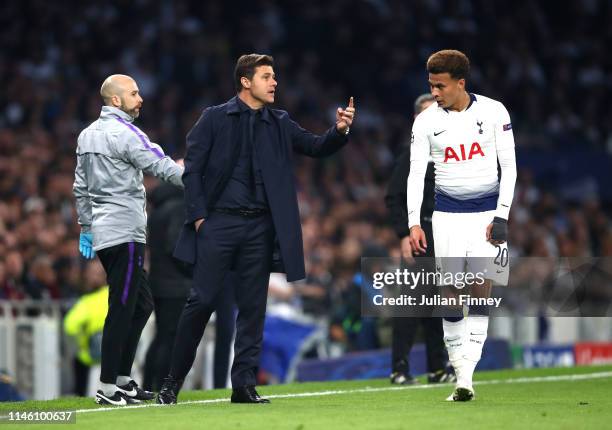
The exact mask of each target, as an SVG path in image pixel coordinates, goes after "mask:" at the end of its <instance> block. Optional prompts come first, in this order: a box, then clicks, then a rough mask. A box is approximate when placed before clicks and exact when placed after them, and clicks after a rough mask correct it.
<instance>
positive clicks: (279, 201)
mask: <svg viewBox="0 0 612 430" xmlns="http://www.w3.org/2000/svg"><path fill="white" fill-rule="evenodd" d="M273 66H274V60H273V59H272V57H270V56H268V55H259V54H249V55H243V56H241V57H240V58H239V59H238V62H237V63H236V68H235V71H234V78H235V85H236V90H237V92H238V94H237V96H235V97H233V98H232V99H230V100H229V101H228V102H227V103H224V104H222V105H218V106H213V107H209V108H207V109H206V110H204V112H203V113H202V116H201V117H200V119H199V120H198V121H197V123H196V124H195V125H194V127H193V128H192V130H191V131H190V132H189V134H188V135H187V155H186V157H185V174H184V175H183V182H184V184H185V199H186V204H187V219H186V221H185V225H184V226H183V229H182V231H181V234H180V237H179V240H178V242H177V246H176V249H175V253H174V255H175V257H177V258H179V259H181V260H183V261H186V262H189V263H192V264H195V267H194V285H193V288H192V290H191V293H190V296H189V298H188V300H187V304H186V305H185V308H184V309H183V313H182V315H181V318H180V321H179V327H178V333H177V338H176V342H175V344H174V349H173V353H172V364H171V368H170V374H169V375H168V377H167V378H166V379H165V380H164V384H163V386H162V389H161V390H160V393H159V396H158V399H157V401H158V403H163V404H166V403H176V397H177V394H178V391H179V389H180V387H181V384H182V382H183V379H184V378H185V376H186V375H187V372H188V371H189V369H190V368H191V365H192V364H193V360H194V357H195V353H196V348H197V345H198V343H199V342H200V339H201V338H202V335H203V333H204V329H205V327H206V323H207V322H208V319H209V318H210V315H211V313H212V311H213V310H214V303H215V300H216V299H217V297H218V295H219V294H226V292H225V285H224V282H223V280H224V278H225V275H226V273H227V272H229V271H231V270H234V271H235V272H236V273H237V274H238V276H239V282H238V283H237V285H235V300H236V305H237V307H238V316H237V319H236V341H235V344H234V363H233V365H232V370H231V379H232V388H233V392H232V398H231V400H232V402H234V403H268V402H269V401H268V400H267V399H263V398H261V397H260V396H259V394H258V393H257V391H256V390H255V384H256V375H257V370H258V366H259V358H260V353H261V344H262V337H263V324H264V317H265V310H266V297H267V290H268V281H269V277H270V273H271V272H272V271H275V272H276V271H282V272H285V273H286V274H287V280H288V281H296V280H298V279H302V278H304V277H305V269H304V251H303V245H302V230H301V225H300V214H299V210H298V204H297V195H296V190H295V184H294V176H293V170H292V157H293V152H297V153H300V154H303V155H308V156H311V157H324V156H327V155H330V154H333V153H334V152H336V151H338V150H339V149H340V148H342V146H344V145H345V144H346V142H347V141H348V137H347V135H348V133H349V127H350V125H351V123H352V121H353V116H354V113H355V109H354V107H353V100H352V98H351V100H350V102H349V105H348V107H347V108H346V109H341V108H338V110H337V113H336V124H335V125H334V126H333V127H331V128H330V129H329V130H327V132H326V133H325V134H323V135H322V136H317V135H315V134H312V133H310V132H308V131H306V130H304V129H303V128H301V127H300V126H299V125H298V124H297V123H295V122H294V121H292V120H291V118H289V115H288V114H287V112H285V111H282V110H277V109H271V108H269V107H268V105H269V104H271V103H273V102H274V96H275V91H276V85H277V82H276V79H275V75H274V69H273ZM275 244H277V246H278V250H277V251H278V252H277V256H276V257H277V258H274V257H275V254H276V253H275V248H276V246H275ZM273 262H276V263H279V264H276V267H274V268H273Z"/></svg>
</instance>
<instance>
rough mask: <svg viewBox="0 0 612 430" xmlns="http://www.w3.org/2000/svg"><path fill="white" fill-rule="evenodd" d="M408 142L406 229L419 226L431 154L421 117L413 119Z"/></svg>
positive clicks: (423, 120)
mask: <svg viewBox="0 0 612 430" xmlns="http://www.w3.org/2000/svg"><path fill="white" fill-rule="evenodd" d="M410 140H411V142H410V174H409V175H408V181H407V184H406V186H407V188H406V197H407V205H408V206H407V209H408V228H412V227H413V226H415V225H421V205H422V204H423V188H424V183H425V172H426V171H427V162H428V161H429V154H430V152H431V150H430V149H431V148H430V143H429V138H428V137H427V131H426V127H425V119H424V118H423V115H418V116H417V117H416V118H415V120H414V124H413V125H412V136H411V139H410Z"/></svg>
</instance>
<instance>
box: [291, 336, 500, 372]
mask: <svg viewBox="0 0 612 430" xmlns="http://www.w3.org/2000/svg"><path fill="white" fill-rule="evenodd" d="M511 367H512V357H511V354H510V345H509V344H508V342H507V341H505V340H498V339H489V340H487V342H486V343H485V346H484V349H483V352H482V359H481V360H480V362H479V363H478V367H477V369H478V370H494V369H509V368H511ZM410 370H411V372H412V373H413V374H415V375H419V374H423V373H426V372H427V364H426V359H425V346H424V345H423V344H416V345H414V347H413V348H412V351H411V352H410ZM390 373H391V351H390V350H389V349H381V350H375V351H364V352H354V353H350V354H345V355H343V356H342V357H339V358H334V359H327V360H304V361H302V362H301V363H300V364H299V365H298V369H297V378H296V379H297V380H298V381H300V382H306V381H337V380H346V379H370V378H387V377H389V374H390Z"/></svg>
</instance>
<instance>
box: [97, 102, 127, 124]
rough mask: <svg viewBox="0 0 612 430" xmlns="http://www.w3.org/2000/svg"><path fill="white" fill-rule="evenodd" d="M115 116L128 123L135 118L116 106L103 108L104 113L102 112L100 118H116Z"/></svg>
mask: <svg viewBox="0 0 612 430" xmlns="http://www.w3.org/2000/svg"><path fill="white" fill-rule="evenodd" d="M115 115H116V116H118V117H119V118H121V119H124V120H126V121H127V122H133V121H134V118H132V117H131V116H130V115H128V114H127V113H125V112H123V111H122V110H121V109H119V108H116V107H114V106H102V111H101V112H100V118H108V117H111V116H115Z"/></svg>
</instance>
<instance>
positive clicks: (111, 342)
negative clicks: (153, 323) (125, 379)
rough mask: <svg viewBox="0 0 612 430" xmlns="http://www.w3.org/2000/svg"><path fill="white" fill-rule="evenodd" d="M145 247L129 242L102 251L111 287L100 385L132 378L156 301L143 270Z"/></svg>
mask: <svg viewBox="0 0 612 430" xmlns="http://www.w3.org/2000/svg"><path fill="white" fill-rule="evenodd" d="M144 249H145V245H144V243H138V242H129V243H122V244H119V245H115V246H112V247H110V248H105V249H101V250H99V251H98V256H99V258H100V261H101V262H102V265H103V266H104V270H106V280H107V282H108V285H109V296H108V313H107V314H106V320H105V321H104V330H103V332H102V359H101V367H102V370H101V372H100V381H101V382H103V383H105V384H114V383H115V382H116V380H117V376H118V375H124V376H128V375H130V373H131V371H132V364H133V363H134V357H135V356H136V348H137V347H138V341H139V340H140V334H141V333H142V329H143V328H144V326H145V324H146V323H147V320H148V319H149V316H150V315H151V312H152V311H153V298H152V296H151V289H150V288H149V282H148V280H147V275H146V273H145V271H144V269H143V267H142V266H143V262H144Z"/></svg>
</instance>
